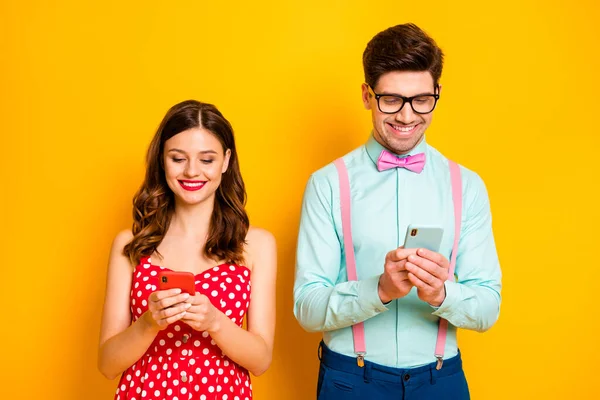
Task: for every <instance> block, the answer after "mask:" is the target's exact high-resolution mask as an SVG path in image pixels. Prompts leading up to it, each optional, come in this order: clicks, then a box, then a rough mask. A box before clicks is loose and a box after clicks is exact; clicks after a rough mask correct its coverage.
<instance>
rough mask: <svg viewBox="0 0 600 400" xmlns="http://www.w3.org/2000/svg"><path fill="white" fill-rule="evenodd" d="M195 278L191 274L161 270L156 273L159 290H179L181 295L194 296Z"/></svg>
mask: <svg viewBox="0 0 600 400" xmlns="http://www.w3.org/2000/svg"><path fill="white" fill-rule="evenodd" d="M194 280H195V277H194V274H192V273H191V272H183V271H168V270H163V271H160V272H159V273H158V288H159V289H160V290H167V289H174V288H176V289H181V291H182V293H189V294H190V295H192V296H193V295H195V294H196V283H195V282H194Z"/></svg>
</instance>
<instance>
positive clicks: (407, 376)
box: [404, 374, 410, 382]
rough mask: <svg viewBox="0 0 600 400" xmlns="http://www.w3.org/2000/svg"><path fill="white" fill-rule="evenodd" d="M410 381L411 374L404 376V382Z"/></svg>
mask: <svg viewBox="0 0 600 400" xmlns="http://www.w3.org/2000/svg"><path fill="white" fill-rule="evenodd" d="M409 379H410V374H406V375H404V382H408V380H409Z"/></svg>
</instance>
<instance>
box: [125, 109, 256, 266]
mask: <svg viewBox="0 0 600 400" xmlns="http://www.w3.org/2000/svg"><path fill="white" fill-rule="evenodd" d="M192 128H203V129H206V130H208V131H210V132H211V133H212V134H213V135H215V137H216V138H217V139H218V140H219V142H220V143H221V145H222V146H223V152H224V153H225V152H226V151H227V149H229V150H230V151H231V155H230V158H229V167H228V168H227V171H225V173H223V176H222V180H221V184H220V185H219V187H218V189H217V191H216V194H215V204H214V208H213V212H212V216H211V219H210V227H209V231H208V238H207V241H206V245H205V246H204V255H205V256H206V257H208V258H210V259H213V260H215V261H220V260H224V261H225V262H229V263H240V262H243V260H244V257H243V253H244V244H245V239H246V234H247V233H248V229H249V226H250V221H249V219H248V215H247V214H246V210H245V208H244V206H245V204H246V189H245V187H244V181H243V179H242V174H241V172H240V166H239V162H238V156H237V152H236V149H235V140H234V137H233V128H232V127H231V124H230V123H229V121H227V120H226V119H225V117H223V114H221V112H220V111H219V110H218V109H217V108H216V107H215V106H213V105H212V104H206V103H201V102H199V101H196V100H187V101H184V102H182V103H179V104H176V105H174V106H173V107H171V109H170V110H169V111H168V112H167V114H166V115H165V117H164V118H163V120H162V122H161V123H160V126H159V127H158V130H157V131H156V134H155V135H154V138H153V139H152V142H151V143H150V147H149V148H148V154H147V157H146V177H145V179H144V182H143V183H142V186H141V187H140V189H139V190H138V192H137V194H136V195H135V197H134V198H133V228H132V232H133V239H132V240H131V242H129V243H128V244H127V245H126V246H125V247H124V249H123V254H124V255H125V256H127V257H129V259H130V260H131V262H132V264H133V265H137V264H138V263H139V262H140V259H141V258H142V257H144V256H150V255H151V254H153V253H154V252H157V251H158V250H157V249H158V246H159V245H160V243H161V242H162V240H163V238H164V237H165V234H166V233H167V230H168V229H169V224H170V222H171V217H172V215H173V211H174V209H175V198H174V194H173V192H172V191H171V189H170V188H169V186H168V185H167V181H166V178H165V169H164V164H163V157H164V147H165V142H166V141H167V140H169V139H170V138H172V137H173V136H175V135H177V134H178V133H181V132H183V131H186V130H188V129H192Z"/></svg>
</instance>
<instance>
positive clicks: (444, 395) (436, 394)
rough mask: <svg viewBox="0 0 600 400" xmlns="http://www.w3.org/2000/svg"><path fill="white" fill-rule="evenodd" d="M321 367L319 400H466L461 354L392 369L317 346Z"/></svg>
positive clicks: (467, 394) (467, 390) (467, 393)
mask: <svg viewBox="0 0 600 400" xmlns="http://www.w3.org/2000/svg"><path fill="white" fill-rule="evenodd" d="M319 350H320V359H321V366H320V368H319V381H318V384H317V399H318V400H338V399H340V400H341V399H368V400H469V399H470V396H469V388H468V386H467V380H466V378H465V374H464V372H463V369H462V360H461V358H460V353H459V354H458V355H456V356H454V357H452V358H449V359H447V360H444V364H443V366H442V368H441V369H440V370H439V371H438V370H436V369H435V366H436V363H435V362H434V363H431V364H428V365H424V366H422V367H417V368H408V369H402V368H392V367H386V366H384V365H380V364H376V363H373V362H370V361H366V360H365V365H364V367H359V366H358V365H357V363H356V358H354V357H348V356H345V355H343V354H339V353H336V352H334V351H331V350H330V349H329V348H327V346H325V344H324V343H323V342H321V344H320V349H319Z"/></svg>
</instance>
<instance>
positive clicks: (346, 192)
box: [334, 158, 367, 367]
mask: <svg viewBox="0 0 600 400" xmlns="http://www.w3.org/2000/svg"><path fill="white" fill-rule="evenodd" d="M334 164H335V167H336V168H337V170H338V176H339V179H340V208H341V211H342V233H343V235H344V251H345V252H346V270H347V271H348V281H356V280H358V277H357V275H356V259H355V258H354V245H353V241H352V222H351V217H350V216H351V215H352V214H351V212H350V181H349V178H348V170H347V169H346V164H345V163H344V160H343V159H341V158H338V159H337V160H335V161H334ZM352 335H353V336H354V353H356V362H357V364H358V365H359V366H360V367H362V366H364V359H365V354H367V351H366V344H365V325H364V323H362V322H359V323H358V324H355V325H352Z"/></svg>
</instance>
